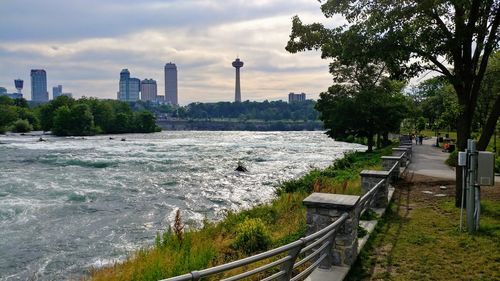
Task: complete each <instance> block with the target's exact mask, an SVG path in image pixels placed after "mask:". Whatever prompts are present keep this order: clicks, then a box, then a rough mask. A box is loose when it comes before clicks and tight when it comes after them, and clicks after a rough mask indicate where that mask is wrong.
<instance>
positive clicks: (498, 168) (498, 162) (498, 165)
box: [495, 156, 500, 173]
mask: <svg viewBox="0 0 500 281" xmlns="http://www.w3.org/2000/svg"><path fill="white" fill-rule="evenodd" d="M495 173H500V157H498V156H497V157H496V158H495Z"/></svg>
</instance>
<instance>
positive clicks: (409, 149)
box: [399, 144, 412, 160]
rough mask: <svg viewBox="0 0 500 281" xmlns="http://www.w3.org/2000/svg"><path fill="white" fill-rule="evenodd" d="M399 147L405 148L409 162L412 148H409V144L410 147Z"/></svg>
mask: <svg viewBox="0 0 500 281" xmlns="http://www.w3.org/2000/svg"><path fill="white" fill-rule="evenodd" d="M399 147H400V148H406V154H408V158H409V160H410V159H411V157H412V146H411V144H410V145H400V146H399Z"/></svg>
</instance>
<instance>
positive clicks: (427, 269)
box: [347, 181, 500, 280]
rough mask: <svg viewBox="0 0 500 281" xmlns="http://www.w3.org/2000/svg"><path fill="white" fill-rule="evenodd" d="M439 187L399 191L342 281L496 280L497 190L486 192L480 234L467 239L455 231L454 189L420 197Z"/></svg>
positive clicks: (499, 239) (499, 259) (499, 244)
mask: <svg viewBox="0 0 500 281" xmlns="http://www.w3.org/2000/svg"><path fill="white" fill-rule="evenodd" d="M443 184H444V183H443V182H438V183H432V182H430V183H429V182H428V181H427V182H424V183H421V184H416V185H407V186H404V187H403V189H400V190H398V191H397V192H396V194H395V197H394V198H395V200H394V202H393V203H392V204H391V207H390V208H389V209H388V212H387V214H386V216H385V217H384V218H383V219H382V220H381V223H380V224H379V226H378V227H377V229H376V231H375V232H374V235H373V236H372V237H371V238H370V241H369V242H368V243H367V245H366V247H365V248H364V249H363V251H362V252H361V254H360V256H359V257H358V261H357V262H356V264H355V266H354V267H353V269H352V270H351V272H350V274H349V276H348V279H347V280H500V196H499V195H500V192H499V191H498V188H499V187H498V186H497V187H495V188H489V190H485V191H488V192H485V193H484V196H483V198H484V200H483V201H482V216H481V230H480V231H479V232H478V233H476V234H474V235H469V234H467V233H465V232H460V231H459V230H458V229H459V209H457V208H455V207H454V200H453V197H452V194H453V189H454V187H451V186H449V188H448V190H447V191H445V193H447V194H448V196H447V197H445V198H444V199H443V198H437V197H434V196H432V195H428V194H424V193H422V191H423V190H431V191H433V192H435V193H438V192H443V191H440V189H439V186H440V185H443ZM448 184H449V183H448ZM407 187H409V188H410V189H406V188H407ZM495 189H496V190H495Z"/></svg>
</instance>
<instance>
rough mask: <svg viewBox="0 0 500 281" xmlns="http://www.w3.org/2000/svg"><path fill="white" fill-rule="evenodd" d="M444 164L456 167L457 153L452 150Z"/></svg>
mask: <svg viewBox="0 0 500 281" xmlns="http://www.w3.org/2000/svg"><path fill="white" fill-rule="evenodd" d="M445 163H446V165H448V166H451V167H456V166H457V165H458V151H457V150H454V151H453V152H452V153H450V156H448V159H446V161H445Z"/></svg>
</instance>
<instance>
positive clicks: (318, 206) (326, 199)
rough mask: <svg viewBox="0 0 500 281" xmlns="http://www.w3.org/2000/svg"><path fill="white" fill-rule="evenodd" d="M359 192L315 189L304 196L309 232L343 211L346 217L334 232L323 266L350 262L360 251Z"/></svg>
mask: <svg viewBox="0 0 500 281" xmlns="http://www.w3.org/2000/svg"><path fill="white" fill-rule="evenodd" d="M359 198H360V197H359V196H354V195H342V194H330V193H313V194H311V195H309V196H308V197H307V198H306V199H304V201H303V203H304V205H305V206H306V207H307V233H308V234H312V233H314V232H317V231H319V230H321V229H323V228H325V227H326V226H328V225H330V224H331V223H333V222H334V221H336V220H338V219H339V218H340V217H341V216H342V215H343V214H344V213H347V214H348V218H347V220H346V221H345V222H344V224H343V225H342V226H341V227H340V228H339V230H338V231H337V232H336V234H335V240H334V246H333V248H331V249H330V253H329V254H328V256H327V258H326V259H325V260H324V261H323V262H322V263H321V264H320V268H330V267H331V266H332V265H339V266H349V265H352V264H353V263H354V261H355V260H356V257H357V255H358V223H359V218H358V214H357V210H356V207H357V203H358V201H359Z"/></svg>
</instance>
